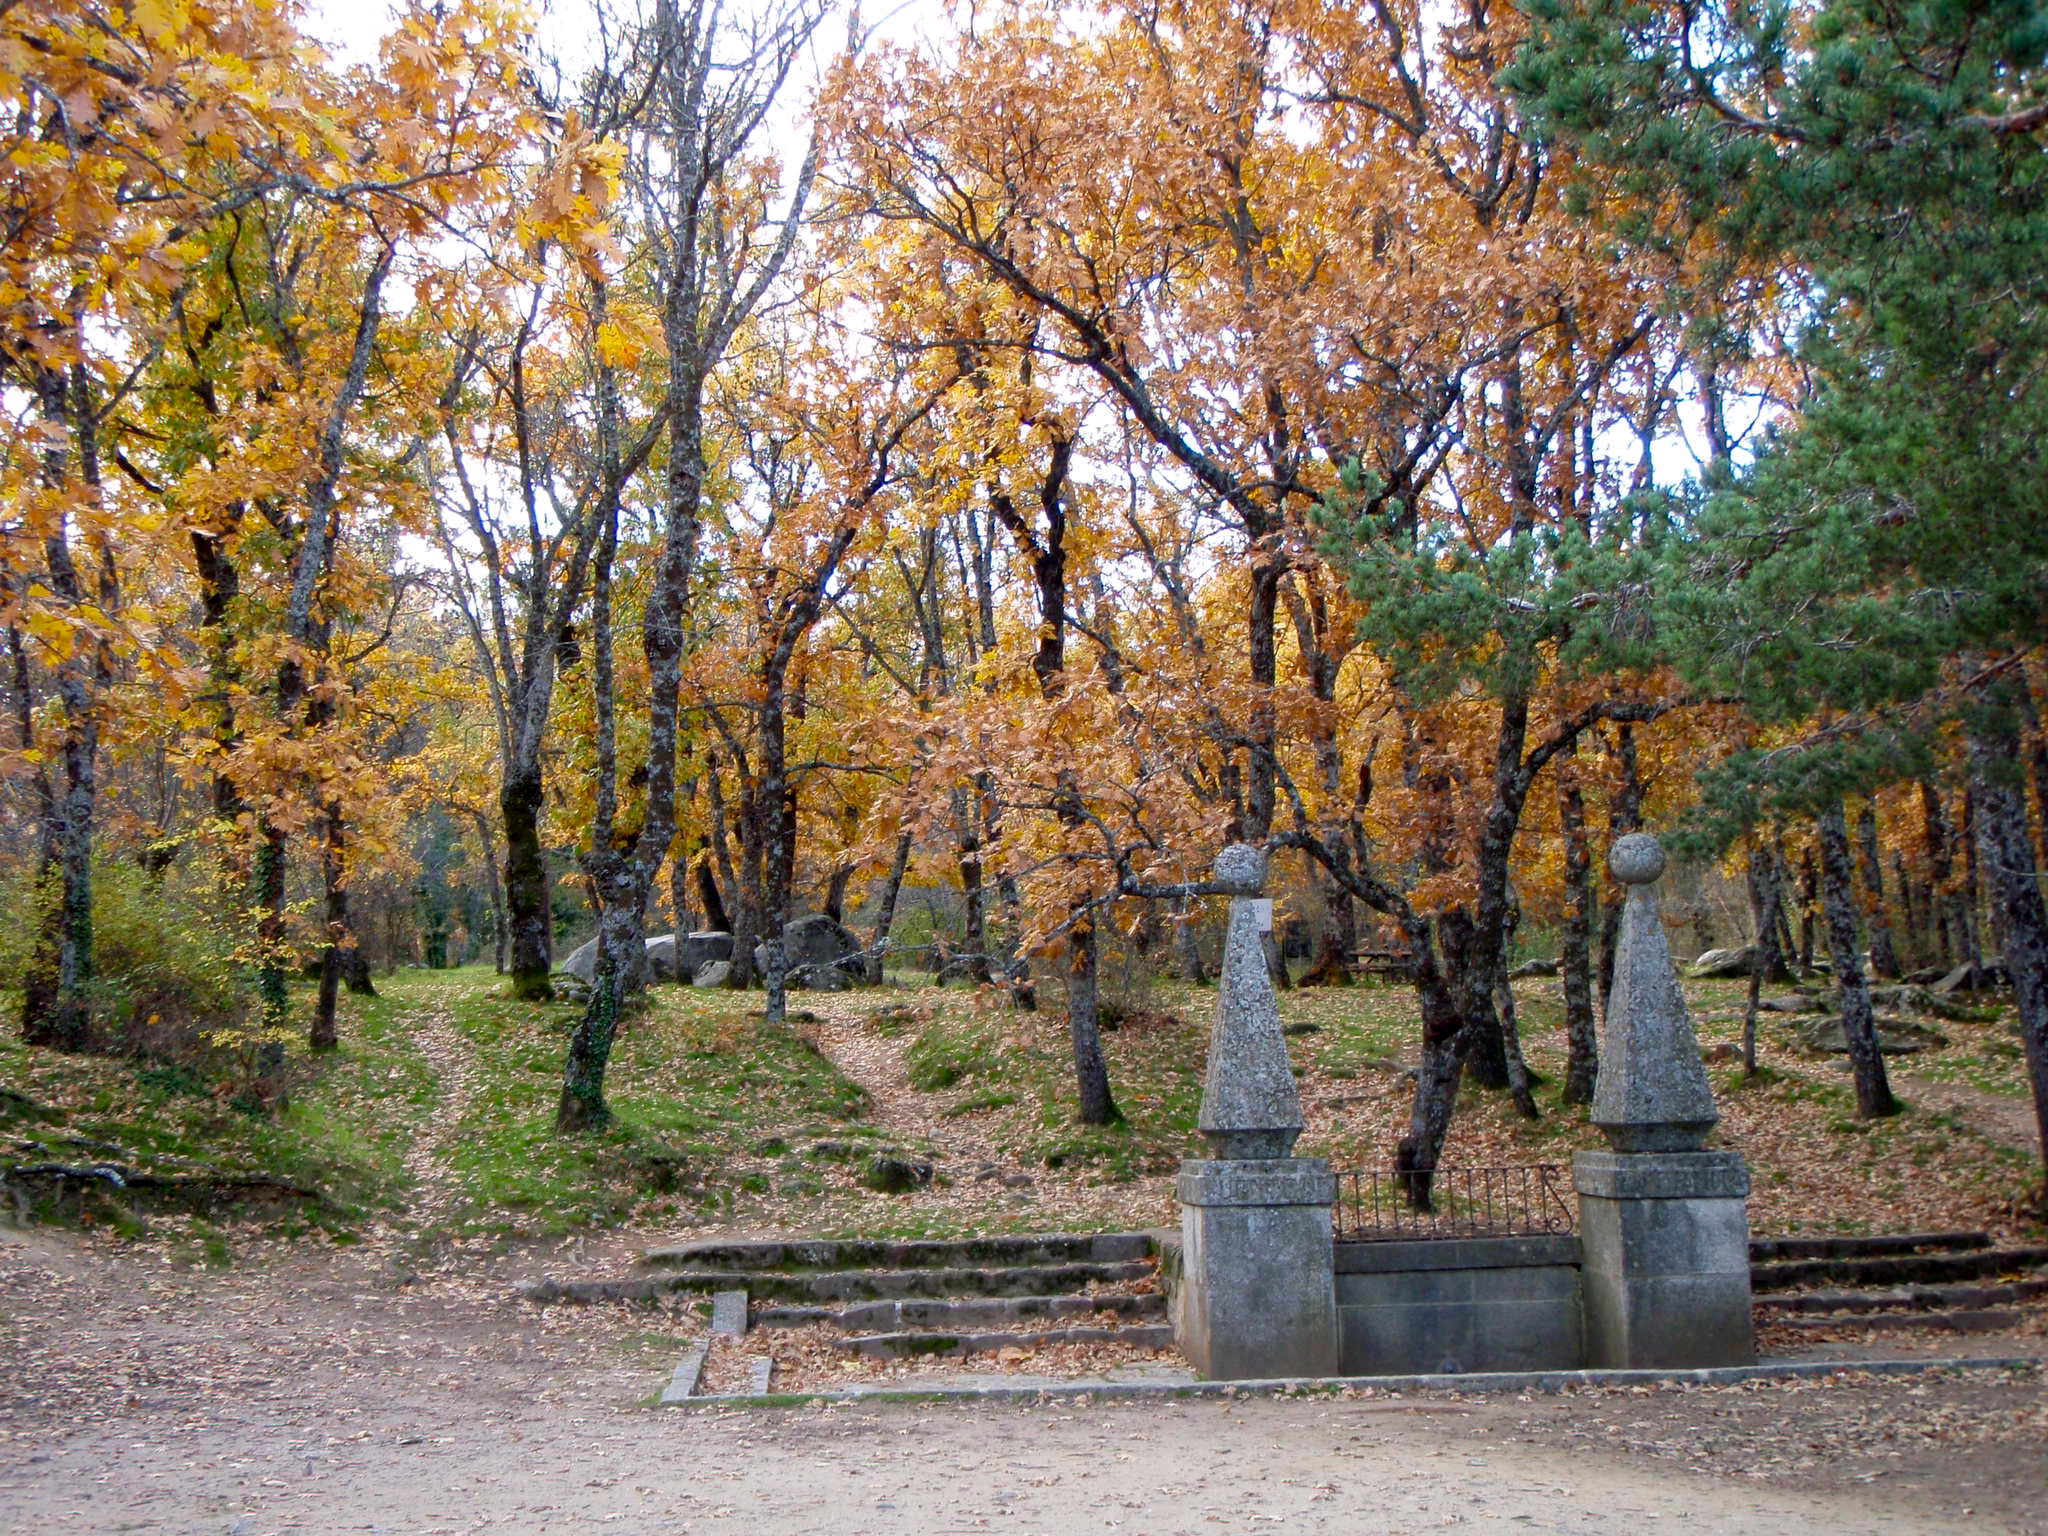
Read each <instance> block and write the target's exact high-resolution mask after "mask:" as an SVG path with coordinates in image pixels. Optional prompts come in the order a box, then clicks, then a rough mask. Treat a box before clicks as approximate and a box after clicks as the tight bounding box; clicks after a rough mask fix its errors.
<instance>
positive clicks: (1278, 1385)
mask: <svg viewBox="0 0 2048 1536" xmlns="http://www.w3.org/2000/svg"><path fill="white" fill-rule="evenodd" d="M2042 1364H2043V1361H2042V1359H2041V1357H2039V1356H2036V1355H1999V1356H1993V1357H1988V1358H1982V1357H1980V1358H1967V1357H1966V1358H1962V1359H1949V1360H1806V1361H1798V1362H1792V1363H1787V1364H1782V1365H1722V1366H1712V1367H1705V1368H1701V1369H1697V1370H1687V1371H1638V1370H1584V1371H1485V1372H1481V1371H1474V1372H1473V1373H1471V1374H1470V1375H1456V1376H1448V1375H1430V1376H1282V1377H1274V1378H1270V1379H1267V1380H1262V1381H1119V1382H1062V1383H1060V1384H1058V1385H1056V1386H1036V1387H1027V1386H1016V1387H922V1388H906V1389H902V1390H892V1391H881V1392H779V1393H769V1394H767V1395H765V1396H755V1395H752V1394H746V1393H725V1394H721V1395H715V1396H708V1397H673V1398H672V1397H669V1396H667V1395H664V1396H663V1397H662V1399H661V1400H660V1403H659V1406H661V1407H665V1408H668V1407H685V1408H697V1407H721V1408H792V1407H801V1406H803V1405H804V1404H807V1403H932V1402H963V1403H1002V1402H1034V1401H1040V1400H1044V1401H1059V1400H1072V1399H1076V1398H1088V1399H1094V1398H1103V1399H1120V1400H1144V1399H1183V1398H1210V1397H1224V1398H1227V1397H1248V1396H1249V1397H1280V1396H1287V1395H1294V1394H1299V1395H1302V1396H1316V1397H1326V1396H1332V1395H1334V1394H1336V1393H1338V1392H1342V1391H1345V1390H1347V1389H1349V1390H1362V1389H1365V1388H1371V1389H1373V1390H1376V1391H1380V1392H1562V1391H1566V1390H1568V1389H1569V1388H1572V1387H1720V1386H1732V1385H1734V1384H1735V1383H1737V1382H1744V1381H1798V1380H1803V1379H1811V1378H1816V1377H1826V1376H1851V1375H1858V1374H1861V1375H1869V1376H1920V1375H1926V1374H1930V1373H1932V1372H1935V1371H1971V1372H1987V1373H1988V1372H1992V1371H2022V1370H2024V1371H2038V1370H2039V1369H2040V1368H2041V1366H2042Z"/></svg>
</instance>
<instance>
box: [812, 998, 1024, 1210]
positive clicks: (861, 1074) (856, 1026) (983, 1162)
mask: <svg viewBox="0 0 2048 1536" xmlns="http://www.w3.org/2000/svg"><path fill="white" fill-rule="evenodd" d="M806 1006H807V1007H809V1009H810V1010H811V1011H812V1012H813V1013H815V1014H817V1015H818V1022H817V1023H815V1024H803V1025H800V1026H798V1027H799V1028H800V1029H801V1030H802V1032H803V1034H804V1036H805V1038H806V1039H808V1040H809V1041H810V1042H811V1043H812V1044H813V1045H815V1046H817V1048H818V1049H819V1050H820V1051H822V1052H823V1053H824V1055H825V1059H826V1060H828V1061H830V1062H831V1063H832V1064H833V1066H835V1067H837V1068H838V1069H839V1071H840V1072H841V1073H842V1074H843V1075H844V1076H846V1077H847V1078H848V1079H849V1080H851V1081H852V1082H855V1083H858V1084H859V1085H860V1086H861V1087H862V1088H864V1089H866V1090H867V1095H868V1106H869V1108H868V1119H869V1120H870V1121H872V1122H873V1123H874V1124H875V1125H878V1126H880V1127H881V1128H882V1129H883V1130H885V1131H887V1132H888V1133H889V1134H890V1135H891V1136H894V1137H897V1138H899V1139H900V1140H902V1141H903V1142H904V1143H905V1144H906V1145H910V1146H916V1145H923V1146H926V1147H929V1148H930V1149H931V1152H932V1155H933V1157H934V1158H935V1159H936V1160H937V1161H939V1162H940V1163H943V1164H945V1165H946V1166H947V1167H949V1168H950V1169H951V1170H952V1171H953V1172H954V1173H955V1175H956V1176H963V1177H969V1178H980V1179H982V1180H984V1181H986V1182H993V1183H1000V1182H1002V1181H1003V1180H1004V1179H1006V1178H1007V1179H1011V1180H1022V1181H1023V1183H1028V1182H1030V1179H1029V1177H1028V1176H1027V1175H1024V1174H1023V1173H1022V1172H1021V1168H1020V1165H1017V1164H1016V1163H1015V1162H1014V1161H1012V1160H1010V1159H1007V1158H1006V1156H1005V1154H1004V1153H1003V1152H1002V1151H1001V1149H999V1148H998V1147H997V1146H996V1145H995V1144H994V1143H993V1142H991V1141H990V1140H989V1138H988V1137H987V1135H986V1134H985V1133H984V1132H982V1131H980V1130H978V1129H977V1128H976V1126H975V1124H974V1117H972V1116H960V1117H955V1118H948V1117H946V1116H945V1115H943V1114H941V1113H940V1111H941V1110H943V1109H945V1108H946V1107H947V1106H948V1105H949V1104H952V1103H954V1102H956V1101H957V1100H958V1099H959V1098H960V1096H961V1090H958V1089H954V1090H950V1091H945V1092H940V1093H923V1092H920V1091H919V1090H918V1089H916V1088H913V1087H912V1086H911V1085H910V1068H909V1065H908V1063H907V1061H906V1059H905V1058H906V1057H907V1056H908V1055H909V1052H910V1044H911V1036H910V1034H909V1033H907V1032H906V1033H904V1034H900V1035H895V1036H885V1035H883V1034H882V1033H881V1032H880V1031H878V1030H877V1029H876V1028H875V1026H874V1024H873V1023H872V1022H871V1021H870V1020H869V1019H868V1018H867V1013H868V1011H869V1006H863V1005H860V1004H853V1003H845V1002H839V1003H834V1002H832V1001H830V1000H828V999H826V998H824V997H820V998H818V999H817V1000H816V1001H815V1002H810V1003H807V1004H806ZM870 1006H871V1005H870ZM1015 1187H1019V1188H1021V1187H1023V1184H1022V1183H1019V1184H1017V1185H1016V1186H1015Z"/></svg>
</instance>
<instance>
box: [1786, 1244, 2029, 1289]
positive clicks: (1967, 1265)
mask: <svg viewBox="0 0 2048 1536" xmlns="http://www.w3.org/2000/svg"><path fill="white" fill-rule="evenodd" d="M2044 1264H2048V1247H2043V1246H2038V1245H2036V1246H2030V1247H2025V1248H1985V1249H1979V1250H1977V1251H1974V1252H1969V1253H1920V1254H1898V1255H1881V1256H1873V1257H1869V1258H1841V1259H1792V1260H1787V1261H1785V1262H1782V1263H1772V1264H1752V1265H1751V1266H1750V1271H1749V1274H1750V1286H1751V1288H1752V1289H1754V1290H1758V1291H1787V1290H1792V1289H1794V1288H1795V1287H1797V1286H1802V1285H1824V1284H1827V1283H1829V1282H1831V1281H1832V1282H1835V1283H1838V1284H1843V1285H1852V1286H1854V1285H1865V1286H1876V1285H1932V1284H1940V1283H1941V1282H1943V1281H1948V1280H1979V1279H1982V1278H1984V1277H1985V1276H1987V1275H2004V1274H2014V1273H2017V1272H2019V1271H2022V1270H2030V1269H2038V1268H2040V1267H2041V1266H2042V1265H2044Z"/></svg>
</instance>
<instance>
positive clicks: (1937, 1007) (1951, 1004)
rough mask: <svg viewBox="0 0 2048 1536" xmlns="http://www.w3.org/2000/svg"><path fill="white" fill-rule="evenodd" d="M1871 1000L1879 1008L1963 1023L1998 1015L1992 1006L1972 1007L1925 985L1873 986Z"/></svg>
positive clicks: (1980, 1020) (1983, 1020)
mask: <svg viewBox="0 0 2048 1536" xmlns="http://www.w3.org/2000/svg"><path fill="white" fill-rule="evenodd" d="M1870 1001H1871V1002H1872V1003H1873V1004H1874V1005H1876V1006H1878V1007H1881V1008H1896V1009H1898V1010H1900V1011H1901V1012H1905V1013H1931V1014H1933V1015H1934V1016H1935V1017H1936V1018H1937V1019H1952V1020H1955V1021H1957V1022H1959V1023H1964V1024H1989V1023H1991V1022H1992V1021H1993V1020H1995V1019H1996V1018H1997V1017H1998V1010H1997V1009H1995V1008H1972V1007H1970V1006H1969V1005H1968V1004H1967V1003H1959V1002H1957V1001H1956V1000H1955V998H1954V997H1953V996H1950V995H1947V994H1936V993H1934V992H1931V991H1929V990H1928V989H1927V988H1926V987H1916V986H1912V985H1910V984H1903V985H1899V986H1891V987H1872V988H1871V989H1870Z"/></svg>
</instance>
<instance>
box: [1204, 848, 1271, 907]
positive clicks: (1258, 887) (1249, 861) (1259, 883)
mask: <svg viewBox="0 0 2048 1536" xmlns="http://www.w3.org/2000/svg"><path fill="white" fill-rule="evenodd" d="M1213 872H1214V874H1215V877H1216V882H1217V884H1219V885H1228V886H1232V887H1234V888H1235V894H1237V895H1241V896H1256V895H1258V894H1259V892H1260V891H1262V890H1264V889H1265V887H1266V855H1265V851H1264V850H1263V849H1260V848H1256V847H1254V846H1253V845H1252V844H1250V843H1232V844H1231V845H1230V846H1229V847H1227V848H1225V849H1224V850H1223V851H1222V852H1221V853H1219V854H1217V855H1216V863H1215V866H1214V871H1213Z"/></svg>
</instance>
